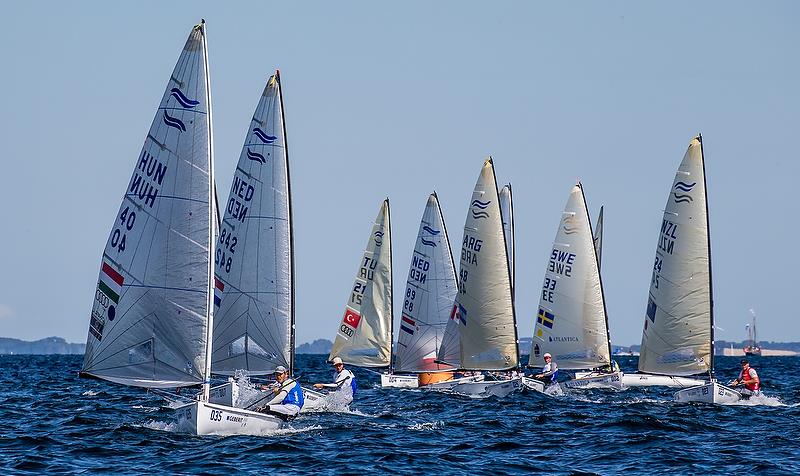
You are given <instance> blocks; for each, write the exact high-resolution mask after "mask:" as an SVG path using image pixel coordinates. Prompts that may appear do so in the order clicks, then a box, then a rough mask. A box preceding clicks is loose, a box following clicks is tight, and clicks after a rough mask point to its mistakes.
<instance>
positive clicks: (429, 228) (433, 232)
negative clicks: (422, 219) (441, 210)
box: [422, 225, 441, 236]
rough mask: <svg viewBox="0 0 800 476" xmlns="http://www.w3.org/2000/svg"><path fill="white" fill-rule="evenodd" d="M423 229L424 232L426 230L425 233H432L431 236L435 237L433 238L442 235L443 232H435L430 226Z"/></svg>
mask: <svg viewBox="0 0 800 476" xmlns="http://www.w3.org/2000/svg"><path fill="white" fill-rule="evenodd" d="M422 229H423V230H425V231H427V232H428V233H430V234H431V235H433V236H436V235H438V234H439V233H441V231H439V230H434V229H433V228H431V227H429V226H428V225H425V226H423V227H422Z"/></svg>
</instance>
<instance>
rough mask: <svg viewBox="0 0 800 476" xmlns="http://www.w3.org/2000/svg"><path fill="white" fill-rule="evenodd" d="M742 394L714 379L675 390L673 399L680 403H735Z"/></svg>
mask: <svg viewBox="0 0 800 476" xmlns="http://www.w3.org/2000/svg"><path fill="white" fill-rule="evenodd" d="M741 399H742V394H741V393H739V392H737V391H736V390H734V389H732V388H729V387H726V386H725V385H722V384H721V383H718V382H717V381H716V380H712V381H711V382H708V383H704V384H702V385H698V386H696V387H691V388H686V389H683V390H678V391H677V392H675V401H676V402H681V403H688V402H699V403H718V404H719V403H722V404H724V403H736V402H738V401H739V400H741Z"/></svg>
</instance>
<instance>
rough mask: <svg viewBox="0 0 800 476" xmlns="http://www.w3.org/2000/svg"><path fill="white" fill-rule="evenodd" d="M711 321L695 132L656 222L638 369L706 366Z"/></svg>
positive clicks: (682, 370)
mask: <svg viewBox="0 0 800 476" xmlns="http://www.w3.org/2000/svg"><path fill="white" fill-rule="evenodd" d="M711 323H712V314H711V270H710V245H709V235H708V211H707V207H706V184H705V172H704V164H703V154H702V146H701V142H700V138H699V137H696V138H694V139H693V140H692V141H691V143H690V144H689V149H688V150H687V151H686V155H684V157H683V161H682V162H681V164H680V166H679V167H678V171H677V173H676V174H675V180H674V182H673V184H672V188H671V189H670V193H669V196H668V198H667V205H666V207H665V210H664V217H663V220H662V222H661V231H660V233H659V236H658V245H657V246H656V257H655V262H654V265H653V275H652V279H651V282H650V292H649V296H648V302H647V310H646V315H645V320H644V332H643V334H642V348H641V355H640V357H639V370H640V371H642V372H649V373H657V374H667V375H692V374H697V373H702V372H706V371H708V370H709V369H710V368H711V325H712V324H711Z"/></svg>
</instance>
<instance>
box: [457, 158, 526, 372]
mask: <svg viewBox="0 0 800 476" xmlns="http://www.w3.org/2000/svg"><path fill="white" fill-rule="evenodd" d="M459 269H460V271H459V291H458V294H456V300H455V304H454V306H453V310H452V312H451V320H452V321H457V323H456V325H457V329H458V332H459V344H460V359H459V363H460V367H461V368H463V369H467V370H508V369H512V368H515V367H517V365H518V364H519V355H518V350H517V329H516V321H515V316H514V306H513V303H512V297H511V276H510V273H509V269H508V257H507V256H506V242H505V237H504V233H503V222H502V217H501V215H500V204H499V197H498V193H497V182H496V179H495V174H494V166H493V164H492V159H491V158H489V159H487V160H486V162H485V163H484V165H483V168H482V169H481V174H480V176H479V177H478V181H477V183H476V184H475V189H474V191H473V192H472V200H471V201H470V207H469V210H468V212H467V219H466V222H465V224H464V238H463V240H462V242H461V261H460V268H459Z"/></svg>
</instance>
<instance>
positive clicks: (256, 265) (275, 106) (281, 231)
mask: <svg viewBox="0 0 800 476" xmlns="http://www.w3.org/2000/svg"><path fill="white" fill-rule="evenodd" d="M223 207H224V211H225V217H224V219H223V220H222V226H221V228H220V233H219V239H218V242H217V249H216V252H215V256H214V262H215V265H216V268H215V289H214V305H215V306H217V308H216V312H215V316H214V339H213V342H214V350H213V354H212V370H213V372H214V373H216V374H225V375H233V374H234V373H235V372H236V371H237V370H240V369H244V370H247V371H248V372H249V373H250V374H251V375H253V374H255V375H259V374H270V373H272V372H273V371H274V370H275V367H277V366H278V365H281V366H284V367H287V368H289V369H291V368H292V364H293V358H292V356H293V352H292V346H293V343H292V335H293V324H294V317H293V314H294V309H293V305H294V303H293V284H294V283H293V278H294V276H293V269H292V267H293V264H294V263H293V253H292V232H291V226H292V216H291V206H290V196H289V164H288V156H287V149H286V133H285V129H284V123H283V101H282V94H281V83H280V73H279V72H276V73H275V75H274V76H271V77H270V78H269V80H268V81H267V85H266V87H265V88H264V91H263V93H262V94H261V99H260V100H259V103H258V106H257V107H256V110H255V112H254V113H253V118H252V120H251V122H250V126H249V127H248V128H247V134H246V136H245V141H244V146H243V147H242V151H241V154H240V155H239V162H238V164H237V166H236V171H235V172H234V175H233V183H232V186H231V191H230V194H229V195H228V200H227V201H226V202H225V203H224V205H223Z"/></svg>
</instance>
